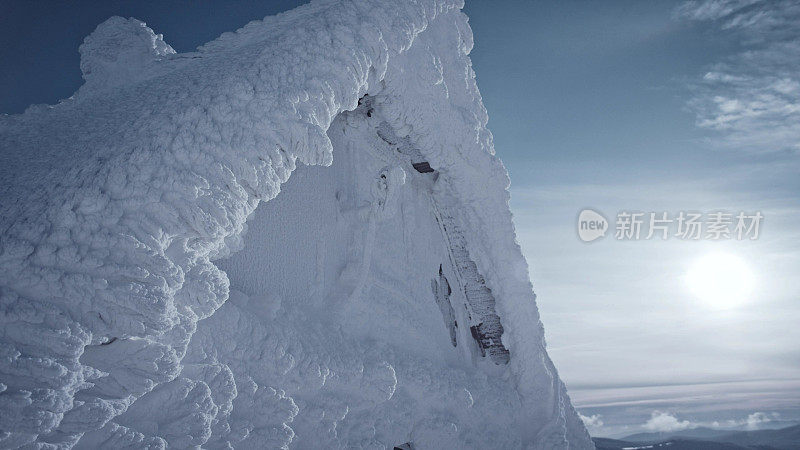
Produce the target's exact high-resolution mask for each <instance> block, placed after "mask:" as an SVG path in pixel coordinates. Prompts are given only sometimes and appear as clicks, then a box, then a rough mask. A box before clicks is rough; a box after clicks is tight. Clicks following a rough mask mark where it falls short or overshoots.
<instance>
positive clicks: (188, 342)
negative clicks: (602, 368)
mask: <svg viewBox="0 0 800 450" xmlns="http://www.w3.org/2000/svg"><path fill="white" fill-rule="evenodd" d="M462 6H463V4H462V2H460V1H451V0H437V1H434V0H419V1H414V2H393V1H376V0H372V1H346V0H341V1H321V2H314V3H311V4H309V5H306V6H304V7H301V8H298V9H295V10H293V11H290V12H288V13H285V14H280V15H277V16H275V17H268V18H266V19H264V20H263V21H257V22H252V23H250V24H248V25H247V26H245V27H244V28H242V29H240V30H238V31H237V32H235V33H226V34H224V35H222V36H220V38H219V39H217V40H215V41H213V42H210V43H208V44H206V45H204V46H203V47H201V48H199V49H198V51H197V52H195V53H188V54H176V53H175V51H174V50H173V49H172V48H171V47H170V46H169V45H168V44H167V43H165V42H164V40H163V38H162V37H161V36H160V35H156V34H155V33H154V32H153V31H152V30H151V29H149V28H147V27H146V26H145V24H143V23H141V22H139V21H138V20H135V19H122V18H119V17H113V18H111V19H109V20H108V21H106V22H104V23H103V24H101V25H100V26H98V28H97V30H96V31H95V32H94V33H93V34H92V35H90V36H89V37H87V38H86V40H85V42H84V44H83V45H82V46H81V48H80V51H81V69H82V70H83V73H84V78H85V80H86V83H85V84H84V86H82V87H81V88H80V89H79V90H78V91H77V92H76V93H75V95H74V96H73V97H71V98H69V99H67V100H64V101H62V102H61V103H59V104H57V105H54V106H35V107H31V108H30V109H29V110H28V111H26V112H25V113H24V114H21V115H16V116H4V117H1V118H0V149H2V153H0V157H1V158H2V163H0V180H2V183H1V184H0V211H1V212H2V218H1V219H0V220H1V221H0V447H2V448H17V447H23V448H70V447H75V448H115V449H119V448H164V447H172V448H199V447H203V448H230V447H235V448H393V447H395V446H398V447H401V448H414V449H444V448H452V449H456V448H458V449H461V448H528V447H531V448H542V449H554V448H573V449H582V448H592V447H593V446H592V443H591V441H590V439H589V436H588V434H587V433H586V431H585V429H584V427H583V425H582V423H581V422H580V420H579V419H578V417H577V415H576V413H575V411H574V410H573V409H572V406H571V405H570V401H569V398H568V397H567V394H566V391H565V388H564V385H563V383H562V382H561V381H560V380H559V378H558V375H557V372H556V370H555V368H554V367H553V364H552V363H551V361H550V359H549V358H548V356H547V353H546V351H545V344H544V337H543V329H542V325H541V323H540V321H539V316H538V313H537V309H536V304H535V297H534V294H533V292H532V289H531V285H530V282H529V279H528V270H527V265H526V263H525V260H524V259H523V257H522V255H521V252H520V249H519V247H518V245H517V243H516V241H515V233H514V228H513V225H512V221H511V214H510V212H509V209H508V191H507V187H508V176H507V173H506V171H505V169H504V168H503V166H502V164H501V163H500V161H499V160H498V159H497V158H496V157H495V156H494V149H493V144H492V136H491V134H490V133H489V131H488V130H487V129H486V123H487V114H486V111H485V109H484V107H483V105H482V103H481V97H480V94H479V92H478V89H477V86H476V83H475V76H474V73H473V71H472V67H471V63H470V59H469V57H468V54H469V51H470V49H471V48H472V33H471V30H470V28H469V26H468V25H467V17H466V16H465V15H464V14H463V13H462V12H461V11H460V9H461V7H462ZM298 162H299V164H298Z"/></svg>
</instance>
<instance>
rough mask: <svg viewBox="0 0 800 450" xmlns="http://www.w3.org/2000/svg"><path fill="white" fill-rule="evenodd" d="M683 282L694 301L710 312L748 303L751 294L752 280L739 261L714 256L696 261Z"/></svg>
mask: <svg viewBox="0 0 800 450" xmlns="http://www.w3.org/2000/svg"><path fill="white" fill-rule="evenodd" d="M686 281H687V284H688V285H689V289H690V290H691V291H692V293H693V294H694V295H696V296H697V298H699V299H700V300H702V301H703V302H705V303H707V304H708V305H709V306H711V307H713V308H720V309H727V308H732V307H735V306H737V305H739V304H741V303H743V302H744V301H745V300H747V298H748V297H749V296H750V294H751V293H752V291H753V282H754V277H753V272H752V271H750V268H749V267H747V263H745V262H744V260H743V259H742V258H739V257H738V256H735V255H731V254H729V253H714V254H710V255H706V256H703V257H701V258H700V259H698V260H697V261H695V262H694V263H693V264H692V266H691V267H690V268H689V272H688V274H687V276H686Z"/></svg>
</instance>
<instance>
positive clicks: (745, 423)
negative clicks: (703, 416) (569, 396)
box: [581, 410, 781, 432]
mask: <svg viewBox="0 0 800 450" xmlns="http://www.w3.org/2000/svg"><path fill="white" fill-rule="evenodd" d="M592 417H599V416H592ZM581 419H583V420H584V423H587V419H591V418H585V417H584V416H581ZM780 419H781V416H780V414H778V413H776V412H773V413H765V412H761V411H757V412H754V413H752V414H750V415H748V416H747V417H746V418H742V419H728V420H723V421H713V422H703V421H691V420H681V419H679V418H678V417H677V416H676V415H675V414H672V413H669V412H664V411H658V410H656V411H653V412H652V413H650V419H649V420H647V422H645V423H644V425H643V428H644V429H646V430H649V431H659V432H673V431H682V430H688V429H692V428H698V427H710V428H718V429H746V430H760V429H762V428H765V427H767V426H768V425H767V424H770V423H772V422H781V420H780ZM590 422H591V421H590ZM590 422H589V423H590ZM600 424H601V426H602V422H600ZM587 426H589V425H588V423H587Z"/></svg>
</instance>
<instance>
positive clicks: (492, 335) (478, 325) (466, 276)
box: [434, 202, 510, 364]
mask: <svg viewBox="0 0 800 450" xmlns="http://www.w3.org/2000/svg"><path fill="white" fill-rule="evenodd" d="M434 205H436V210H437V214H438V217H437V218H436V219H437V220H438V221H439V223H440V225H441V227H442V230H443V232H444V234H445V235H446V237H447V242H448V247H449V252H450V257H451V259H452V263H453V267H454V268H455V270H456V271H457V272H458V276H457V279H458V281H459V284H460V287H461V289H462V291H463V292H464V296H465V297H466V299H467V304H466V305H465V306H466V309H467V317H468V319H469V329H470V333H471V334H472V338H473V339H475V341H476V342H477V343H478V346H479V348H480V350H481V355H482V356H486V354H487V353H488V354H489V357H490V358H491V359H492V361H494V363H495V364H508V361H509V359H510V354H509V351H508V349H507V348H506V347H505V346H504V345H503V341H502V335H503V324H501V323H500V317H499V316H498V315H497V312H496V311H495V299H494V296H493V295H492V291H491V289H489V287H488V286H486V281H485V280H484V278H483V276H482V275H481V274H480V272H478V267H477V265H476V264H475V262H474V261H473V260H472V259H471V258H470V256H469V251H468V250H467V241H466V238H465V237H464V234H463V231H462V230H461V228H460V227H459V226H458V224H457V221H456V218H455V217H454V214H453V213H451V212H450V210H449V208H448V207H443V206H439V205H438V203H436V202H434Z"/></svg>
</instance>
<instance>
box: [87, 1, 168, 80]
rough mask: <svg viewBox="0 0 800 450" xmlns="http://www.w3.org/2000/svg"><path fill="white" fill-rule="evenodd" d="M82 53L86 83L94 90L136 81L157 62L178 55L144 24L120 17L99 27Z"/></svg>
mask: <svg viewBox="0 0 800 450" xmlns="http://www.w3.org/2000/svg"><path fill="white" fill-rule="evenodd" d="M79 51H80V54H81V72H82V73H83V79H84V80H86V83H87V85H89V86H91V88H93V89H100V88H101V87H107V86H110V85H117V84H123V83H130V82H132V81H135V80H136V79H137V78H140V77H141V75H142V74H144V73H147V71H148V70H152V66H153V63H154V62H156V61H159V60H161V59H162V58H164V57H165V56H167V55H174V54H175V50H173V49H172V47H170V46H169V44H167V43H166V42H164V36H162V35H160V34H155V33H154V32H153V30H151V29H150V28H149V27H148V26H147V25H146V24H145V23H144V22H142V21H140V20H137V19H134V18H132V17H131V18H129V19H124V18H122V17H119V16H114V17H110V18H109V19H107V20H106V21H105V22H103V23H101V24H100V25H98V26H97V29H95V31H94V32H93V33H92V34H90V35H89V36H87V37H86V39H85V40H84V41H83V44H81V46H80V48H79Z"/></svg>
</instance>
